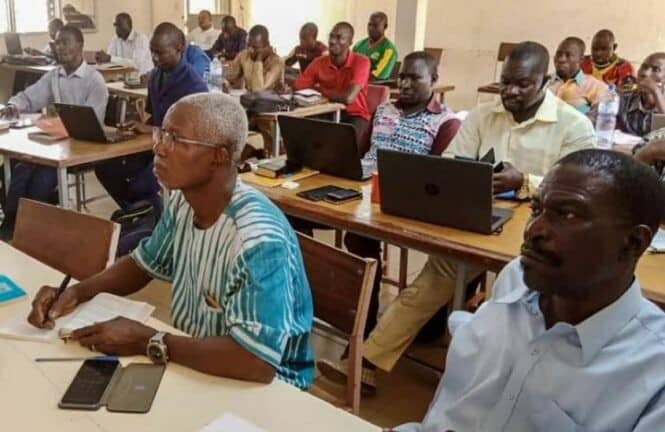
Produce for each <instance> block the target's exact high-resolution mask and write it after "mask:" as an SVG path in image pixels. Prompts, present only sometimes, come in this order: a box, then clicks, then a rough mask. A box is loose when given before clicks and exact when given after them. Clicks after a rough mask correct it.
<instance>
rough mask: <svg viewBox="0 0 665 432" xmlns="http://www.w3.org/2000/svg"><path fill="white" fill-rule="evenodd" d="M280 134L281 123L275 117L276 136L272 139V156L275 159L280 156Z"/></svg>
mask: <svg viewBox="0 0 665 432" xmlns="http://www.w3.org/2000/svg"><path fill="white" fill-rule="evenodd" d="M280 134H281V133H280V130H279V122H278V121H277V117H275V136H274V137H273V139H272V155H273V156H274V157H277V156H279V141H280Z"/></svg>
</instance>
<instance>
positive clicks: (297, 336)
mask: <svg viewBox="0 0 665 432" xmlns="http://www.w3.org/2000/svg"><path fill="white" fill-rule="evenodd" d="M193 218H194V211H193V209H192V208H191V207H190V206H189V204H188V203H187V201H186V200H185V198H184V196H183V194H182V193H181V192H174V193H173V194H172V196H171V199H170V202H169V205H168V206H167V208H166V209H165V211H164V213H163V214H162V217H161V219H160V221H159V223H158V224H157V227H156V228H155V230H154V232H153V234H152V236H151V237H150V238H148V239H145V240H143V241H142V242H141V244H140V245H139V247H138V248H137V249H136V250H135V251H134V252H133V254H132V258H133V259H134V261H135V262H136V263H137V264H138V265H139V266H140V267H141V268H143V269H144V270H145V271H146V272H148V273H149V274H150V275H152V276H153V277H155V278H159V279H163V280H166V281H170V282H171V283H172V284H173V293H172V300H171V314H172V319H173V324H174V325H175V327H177V328H178V329H180V330H183V331H185V332H187V333H188V334H190V335H192V336H195V337H206V336H226V335H228V336H230V337H232V338H233V339H234V340H235V341H236V342H237V343H238V344H240V345H241V346H243V347H244V348H245V349H247V350H248V351H249V352H251V353H252V354H254V355H256V356H257V357H259V358H260V359H262V360H264V361H265V362H267V363H269V364H271V365H272V366H274V367H275V368H276V369H277V376H278V377H279V378H280V379H282V380H284V381H286V382H288V383H290V384H293V385H295V386H297V387H300V388H307V387H308V386H309V385H310V384H311V382H312V377H313V370H314V360H313V354H312V350H311V346H310V333H311V328H312V315H313V306H312V295H311V292H310V289H309V284H308V282H307V277H306V275H305V268H304V265H303V261H302V256H301V253H300V249H299V247H298V241H297V238H296V235H295V233H294V231H293V230H292V229H291V226H290V225H289V223H288V222H287V220H286V218H285V217H284V215H283V214H282V212H281V211H280V210H279V209H278V208H277V207H275V205H274V204H273V203H272V202H270V201H269V200H268V199H267V198H266V197H265V196H264V195H262V194H261V193H259V192H258V191H256V190H255V189H253V188H251V187H249V186H246V185H245V184H243V183H242V182H241V181H238V183H237V185H236V188H235V190H234V192H233V196H232V198H231V200H230V202H229V203H228V205H227V206H226V208H225V209H224V212H223V213H222V214H221V215H220V217H219V219H218V220H217V222H215V224H214V225H212V226H211V227H209V228H207V229H205V230H201V229H198V228H196V227H195V226H194V220H193ZM206 297H207V298H206Z"/></svg>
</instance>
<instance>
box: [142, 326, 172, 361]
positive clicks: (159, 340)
mask: <svg viewBox="0 0 665 432" xmlns="http://www.w3.org/2000/svg"><path fill="white" fill-rule="evenodd" d="M166 334H167V333H165V332H157V333H156V334H155V335H154V336H153V337H151V338H150V341H148V347H147V349H146V355H147V356H148V358H149V359H150V361H152V362H153V363H154V364H156V365H165V364H166V363H167V362H168V361H169V349H168V347H167V346H166V343H164V336H166Z"/></svg>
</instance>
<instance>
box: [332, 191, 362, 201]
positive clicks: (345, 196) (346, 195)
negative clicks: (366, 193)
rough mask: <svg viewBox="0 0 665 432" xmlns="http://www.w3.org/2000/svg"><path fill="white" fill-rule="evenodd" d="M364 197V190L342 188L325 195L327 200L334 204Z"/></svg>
mask: <svg viewBox="0 0 665 432" xmlns="http://www.w3.org/2000/svg"><path fill="white" fill-rule="evenodd" d="M362 197H363V194H362V192H360V191H357V190H355V189H340V190H337V191H333V192H329V193H328V194H327V195H326V197H325V201H326V202H329V203H332V204H344V203H346V202H349V201H354V200H358V199H361V198H362Z"/></svg>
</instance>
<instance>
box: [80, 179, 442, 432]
mask: <svg viewBox="0 0 665 432" xmlns="http://www.w3.org/2000/svg"><path fill="white" fill-rule="evenodd" d="M87 186H88V194H89V196H97V195H99V194H100V193H102V189H101V187H100V185H99V184H98V183H97V181H96V179H95V178H94V176H93V175H91V176H88V177H87ZM116 208H117V207H116V206H115V203H114V202H113V201H112V200H111V199H110V198H103V199H100V200H98V201H95V202H93V203H90V204H89V205H88V211H89V212H90V213H92V214H95V215H98V216H102V217H109V215H110V214H111V213H112V212H113V211H114V210H115V209H116ZM315 235H316V236H317V237H319V238H322V239H324V240H326V241H330V242H332V235H331V232H326V231H319V232H316V234H315ZM398 260H399V255H398V252H397V250H396V249H394V248H391V249H390V259H389V262H390V267H389V271H390V274H391V276H393V277H396V274H397V266H398ZM424 262H425V256H424V255H423V254H420V253H417V252H413V251H412V252H411V253H410V254H409V271H408V273H409V278H410V279H412V278H413V277H415V275H416V274H417V273H418V272H419V271H420V269H421V268H422V266H423V265H424ZM169 291H170V286H169V285H168V284H166V283H163V282H160V281H154V282H152V283H150V284H149V285H148V287H147V288H146V289H144V290H143V291H141V292H140V293H137V294H136V295H135V296H134V297H135V298H137V299H140V300H142V301H147V302H149V303H151V304H153V305H155V306H156V311H155V314H154V315H155V316H156V317H157V318H158V319H161V320H163V321H167V322H170V312H169V302H170V292H169ZM396 293H397V290H396V288H395V287H392V286H388V285H384V286H383V288H382V293H381V303H382V306H384V305H385V304H386V303H387V302H389V301H390V299H391V298H392V297H394V296H395V295H396ZM313 346H314V352H315V355H316V357H317V359H321V358H327V359H337V358H339V355H340V354H341V352H342V350H343V348H344V343H343V341H341V340H339V339H336V338H335V337H333V336H331V335H328V334H326V333H324V332H322V331H320V330H315V331H314V335H313ZM409 353H410V354H411V355H413V356H414V357H415V358H418V359H419V360H420V361H423V362H426V363H428V364H431V365H436V366H437V367H441V365H443V359H444V349H443V344H442V343H441V342H437V343H434V344H432V345H429V346H414V347H412V348H411V349H410V350H409ZM439 377H440V374H439V373H438V372H437V371H435V370H433V369H432V368H428V367H424V366H422V365H420V364H418V363H416V362H414V361H412V360H408V359H403V360H401V361H400V362H399V363H398V365H397V366H396V367H395V369H394V370H393V371H392V372H391V373H390V374H386V373H379V375H378V384H379V386H378V392H377V394H376V395H375V396H373V397H368V398H364V399H363V400H362V403H361V413H360V415H361V417H363V418H365V419H367V420H368V421H370V422H372V423H375V424H377V425H379V426H381V427H390V426H395V425H397V424H401V423H404V422H407V421H418V420H420V419H422V417H423V415H424V414H425V412H426V410H427V406H428V404H429V402H430V400H431V398H432V395H433V394H434V391H435V389H436V385H437V383H438V381H439ZM317 379H323V378H322V377H318V378H317ZM340 390H342V389H340Z"/></svg>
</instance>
